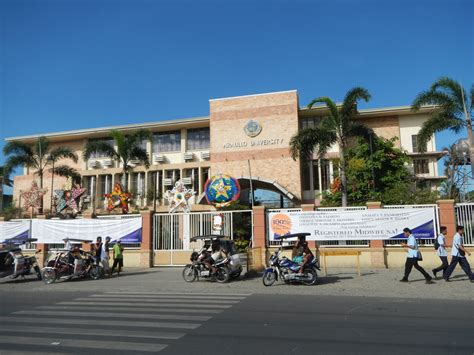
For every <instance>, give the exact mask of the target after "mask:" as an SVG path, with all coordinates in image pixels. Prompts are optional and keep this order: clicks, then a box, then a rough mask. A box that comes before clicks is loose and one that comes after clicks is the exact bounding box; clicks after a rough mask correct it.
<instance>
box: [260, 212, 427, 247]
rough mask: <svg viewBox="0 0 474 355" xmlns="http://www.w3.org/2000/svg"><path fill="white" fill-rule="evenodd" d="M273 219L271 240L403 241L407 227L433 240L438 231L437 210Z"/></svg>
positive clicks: (272, 215)
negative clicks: (305, 235)
mask: <svg viewBox="0 0 474 355" xmlns="http://www.w3.org/2000/svg"><path fill="white" fill-rule="evenodd" d="M269 220H270V239H271V240H275V239H278V237H279V236H281V235H285V234H290V233H311V235H310V236H308V238H307V240H361V239H372V240H373V239H400V238H404V235H403V228H405V227H408V228H410V229H411V230H412V233H413V235H414V236H415V238H420V239H432V238H434V237H435V232H436V231H435V210H434V209H433V208H407V209H379V210H355V211H314V212H275V213H270V214H269Z"/></svg>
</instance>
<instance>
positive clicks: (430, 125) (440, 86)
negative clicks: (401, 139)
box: [412, 77, 474, 171]
mask: <svg viewBox="0 0 474 355" xmlns="http://www.w3.org/2000/svg"><path fill="white" fill-rule="evenodd" d="M425 105H436V106H437V110H436V111H435V113H434V114H433V116H431V117H430V118H429V119H428V120H427V121H425V123H423V126H422V127H421V130H420V132H419V133H418V146H419V147H420V149H421V151H424V150H426V143H427V142H428V141H429V140H430V138H431V137H432V136H433V134H435V133H438V132H441V131H444V130H446V129H449V130H451V131H453V132H454V133H459V132H461V131H462V130H463V129H466V130H467V136H468V140H469V156H470V158H471V168H472V167H474V149H473V147H474V137H473V134H472V122H471V114H472V111H473V110H474V85H473V86H471V90H470V93H469V95H468V96H467V95H466V90H464V89H463V87H462V86H461V84H459V83H458V82H457V81H456V80H453V79H451V78H448V77H441V78H439V79H438V80H436V81H435V82H434V83H433V84H432V85H431V87H430V88H429V89H428V90H426V91H422V92H421V93H419V94H418V96H417V97H416V98H415V100H414V101H413V103H412V109H413V110H414V111H418V110H419V109H420V108H421V107H422V106H425ZM473 171H474V169H473Z"/></svg>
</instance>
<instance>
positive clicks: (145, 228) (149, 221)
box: [140, 211, 154, 267]
mask: <svg viewBox="0 0 474 355" xmlns="http://www.w3.org/2000/svg"><path fill="white" fill-rule="evenodd" d="M140 214H141V216H142V243H141V245H140V266H141V267H153V265H154V260H153V237H154V235H153V218H154V213H153V211H142V212H140Z"/></svg>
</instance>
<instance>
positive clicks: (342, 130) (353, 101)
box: [290, 87, 372, 206]
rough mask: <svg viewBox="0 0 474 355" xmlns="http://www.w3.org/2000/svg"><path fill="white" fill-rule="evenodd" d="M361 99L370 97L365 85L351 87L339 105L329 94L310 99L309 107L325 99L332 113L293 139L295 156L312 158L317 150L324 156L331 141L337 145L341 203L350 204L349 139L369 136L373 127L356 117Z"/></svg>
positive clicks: (291, 147) (323, 102)
mask: <svg viewBox="0 0 474 355" xmlns="http://www.w3.org/2000/svg"><path fill="white" fill-rule="evenodd" d="M360 100H364V101H366V102H367V101H369V100H370V94H369V92H368V91H367V90H366V89H364V88H362V87H355V88H353V89H351V90H349V91H348V92H347V94H346V96H345V98H344V101H343V103H342V105H340V106H339V107H338V105H336V104H335V103H334V101H332V100H331V99H330V98H329V97H318V98H316V99H314V100H313V101H311V102H310V103H309V105H308V108H312V107H313V106H314V105H315V104H317V103H322V104H325V105H326V106H327V107H328V109H329V115H328V116H327V117H324V118H323V119H322V120H321V122H320V123H319V125H318V126H316V127H314V128H307V129H303V130H301V131H299V132H298V133H297V134H296V135H294V136H293V137H292V138H291V141H290V151H291V155H292V157H293V159H296V158H297V157H298V156H299V157H300V158H302V159H303V160H308V159H311V157H312V155H313V154H314V153H315V152H316V153H317V156H318V158H322V157H324V155H325V154H326V152H327V151H328V149H329V148H330V147H331V146H332V145H334V144H337V145H338V147H339V160H340V165H339V169H340V181H341V199H342V206H347V177H346V169H347V159H346V156H347V151H348V147H349V139H350V138H352V137H366V138H368V137H369V136H370V135H371V134H372V130H371V129H370V128H368V127H366V126H364V125H363V124H361V123H360V122H357V121H356V117H357V115H358V111H357V102H358V101H360Z"/></svg>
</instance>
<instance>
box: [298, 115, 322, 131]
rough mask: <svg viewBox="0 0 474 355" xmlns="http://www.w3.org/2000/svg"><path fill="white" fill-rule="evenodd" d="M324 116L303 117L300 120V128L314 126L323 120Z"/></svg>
mask: <svg viewBox="0 0 474 355" xmlns="http://www.w3.org/2000/svg"><path fill="white" fill-rule="evenodd" d="M323 118H324V117H321V116H317V117H308V118H302V119H301V121H300V128H301V129H306V128H314V127H316V126H317V125H318V124H319V123H320V122H321V121H322V120H323Z"/></svg>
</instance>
